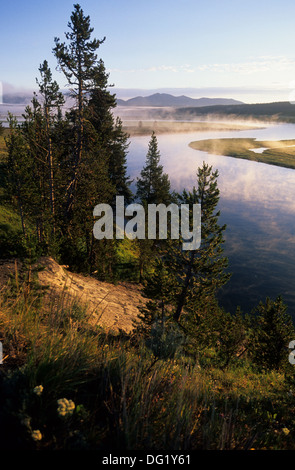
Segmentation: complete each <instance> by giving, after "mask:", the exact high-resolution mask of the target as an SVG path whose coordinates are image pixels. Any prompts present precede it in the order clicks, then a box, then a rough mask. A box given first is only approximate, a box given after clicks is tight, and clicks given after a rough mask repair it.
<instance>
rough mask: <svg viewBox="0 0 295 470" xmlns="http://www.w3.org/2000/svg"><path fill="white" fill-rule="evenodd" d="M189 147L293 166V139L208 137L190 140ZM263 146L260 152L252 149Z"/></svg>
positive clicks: (294, 149)
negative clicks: (265, 139)
mask: <svg viewBox="0 0 295 470" xmlns="http://www.w3.org/2000/svg"><path fill="white" fill-rule="evenodd" d="M189 145H190V147H191V148H193V149H195V150H201V151H204V152H208V153H210V154H214V155H224V156H229V157H235V158H242V159H246V160H253V161H256V162H261V163H267V164H270V165H277V166H283V167H287V168H295V140H281V141H257V140H255V139H252V138H248V139H208V140H200V141H195V142H191V143H190V144H189ZM262 147H265V148H266V150H264V151H263V152H262V153H257V152H255V151H254V150H252V149H258V148H262Z"/></svg>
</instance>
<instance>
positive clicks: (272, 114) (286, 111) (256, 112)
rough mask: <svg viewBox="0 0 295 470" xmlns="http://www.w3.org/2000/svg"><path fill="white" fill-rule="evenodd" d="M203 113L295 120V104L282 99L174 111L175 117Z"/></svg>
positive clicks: (189, 116)
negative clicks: (269, 101)
mask: <svg viewBox="0 0 295 470" xmlns="http://www.w3.org/2000/svg"><path fill="white" fill-rule="evenodd" d="M204 115H215V116H220V117H227V116H234V117H237V118H243V119H248V118H254V119H259V120H271V121H283V122H295V105H294V104H291V103H290V102H288V101H283V102H275V103H257V104H235V105H217V106H202V107H200V108H195V107H186V108H178V109H177V110H175V113H174V116H175V118H177V119H180V118H184V117H185V118H196V117H198V116H204Z"/></svg>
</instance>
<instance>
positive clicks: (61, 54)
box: [53, 4, 105, 215]
mask: <svg viewBox="0 0 295 470" xmlns="http://www.w3.org/2000/svg"><path fill="white" fill-rule="evenodd" d="M68 28H69V31H68V32H67V33H65V36H66V39H67V40H68V44H67V43H66V42H61V41H60V39H59V38H55V48H54V49H53V51H54V54H55V57H56V59H57V61H58V64H59V67H60V70H61V71H62V72H63V73H64V75H65V76H66V78H67V81H68V85H69V86H70V87H71V95H72V97H74V98H75V100H76V103H77V105H76V112H75V121H74V129H75V131H76V145H75V149H74V155H73V161H72V175H71V178H70V181H69V184H68V188H67V193H68V199H67V204H66V214H67V215H68V214H69V212H70V211H71V210H72V208H73V205H74V204H75V202H76V194H75V193H76V188H77V182H78V178H79V171H80V164H81V161H82V157H83V149H84V147H83V146H84V141H85V108H86V103H87V101H88V95H89V92H90V90H91V89H92V88H93V81H94V79H95V75H96V74H97V68H98V67H99V65H98V63H97V54H96V51H97V49H98V48H99V46H100V45H101V44H102V43H103V42H104V40H105V38H103V39H102V40H97V39H91V34H92V32H93V28H91V27H90V17H89V16H85V15H84V12H83V10H82V8H81V7H80V5H79V4H75V5H74V11H73V12H72V15H71V19H70V21H69V22H68ZM73 114H74V113H73Z"/></svg>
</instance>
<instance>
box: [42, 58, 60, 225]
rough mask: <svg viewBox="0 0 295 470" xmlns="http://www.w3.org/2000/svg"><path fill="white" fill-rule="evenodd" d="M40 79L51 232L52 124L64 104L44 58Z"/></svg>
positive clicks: (52, 202)
mask: <svg viewBox="0 0 295 470" xmlns="http://www.w3.org/2000/svg"><path fill="white" fill-rule="evenodd" d="M39 72H40V75H41V80H40V81H39V80H38V79H37V80H36V81H37V83H38V85H39V92H40V94H41V97H42V99H43V103H42V104H43V114H44V119H45V128H46V141H47V148H46V150H47V175H48V180H49V194H50V209H51V216H52V217H51V221H52V229H53V234H54V233H55V229H56V213H55V212H56V211H55V205H56V203H55V174H54V167H55V166H57V161H56V160H57V159H56V157H55V156H54V149H53V142H52V138H53V132H54V128H53V124H54V121H55V120H56V116H59V115H60V112H61V107H62V106H63V104H64V101H65V100H64V97H63V94H62V93H61V92H60V91H59V86H58V84H57V82H56V81H53V80H52V73H51V70H50V68H49V66H48V62H47V61H46V60H44V62H43V64H41V65H40V67H39Z"/></svg>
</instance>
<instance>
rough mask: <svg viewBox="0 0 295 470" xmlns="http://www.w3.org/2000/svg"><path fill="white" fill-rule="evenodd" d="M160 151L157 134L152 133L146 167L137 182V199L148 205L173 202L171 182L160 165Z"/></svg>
mask: <svg viewBox="0 0 295 470" xmlns="http://www.w3.org/2000/svg"><path fill="white" fill-rule="evenodd" d="M160 158H161V155H160V151H159V149H158V140H157V137H156V135H155V133H154V132H153V133H152V136H151V139H150V141H149V147H148V152H147V155H146V162H145V166H144V168H143V169H142V171H141V173H140V178H138V180H137V191H136V197H137V198H138V199H139V200H140V201H141V202H142V203H143V202H145V203H146V204H160V203H162V204H169V203H170V202H171V192H170V181H169V178H168V175H167V174H166V173H163V166H162V165H160Z"/></svg>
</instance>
